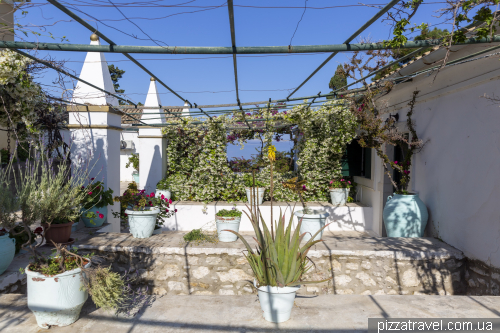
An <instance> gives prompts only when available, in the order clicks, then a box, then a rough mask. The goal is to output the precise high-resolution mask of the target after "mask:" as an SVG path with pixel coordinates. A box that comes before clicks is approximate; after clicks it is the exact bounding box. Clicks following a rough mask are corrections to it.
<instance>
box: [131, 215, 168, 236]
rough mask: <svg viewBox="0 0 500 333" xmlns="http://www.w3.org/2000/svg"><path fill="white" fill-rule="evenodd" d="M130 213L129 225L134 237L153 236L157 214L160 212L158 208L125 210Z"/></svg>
mask: <svg viewBox="0 0 500 333" xmlns="http://www.w3.org/2000/svg"><path fill="white" fill-rule="evenodd" d="M125 213H126V214H127V215H128V225H129V227H130V232H131V233H132V236H134V238H148V237H151V235H152V234H153V231H154V230H155V225H156V215H158V214H159V213H160V210H159V209H158V208H153V209H151V210H129V209H127V210H125Z"/></svg>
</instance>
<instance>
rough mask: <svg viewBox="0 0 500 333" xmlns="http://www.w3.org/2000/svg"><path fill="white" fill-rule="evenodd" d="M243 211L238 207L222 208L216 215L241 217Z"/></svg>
mask: <svg viewBox="0 0 500 333" xmlns="http://www.w3.org/2000/svg"><path fill="white" fill-rule="evenodd" d="M241 214H242V213H241V211H239V210H237V209H236V208H233V209H221V210H219V211H218V212H217V213H216V214H215V215H216V216H220V217H241Z"/></svg>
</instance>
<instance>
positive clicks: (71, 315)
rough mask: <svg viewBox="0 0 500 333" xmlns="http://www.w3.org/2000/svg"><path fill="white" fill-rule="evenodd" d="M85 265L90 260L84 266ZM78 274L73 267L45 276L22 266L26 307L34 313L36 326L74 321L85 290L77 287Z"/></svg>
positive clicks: (44, 326) (79, 270) (80, 283)
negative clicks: (24, 271) (26, 296)
mask: <svg viewBox="0 0 500 333" xmlns="http://www.w3.org/2000/svg"><path fill="white" fill-rule="evenodd" d="M89 266H90V262H89V263H87V265H85V267H89ZM82 274H83V273H82V270H81V269H80V268H76V269H73V270H71V271H67V272H64V273H61V274H57V275H54V276H50V277H49V276H45V275H43V274H40V273H37V272H33V271H30V270H29V269H28V267H26V275H27V281H28V308H29V309H30V310H31V311H33V313H34V314H35V318H36V322H37V324H38V326H40V327H41V328H50V326H68V325H71V324H73V323H74V322H75V321H77V320H78V317H80V311H81V309H82V306H83V304H84V303H85V301H86V300H87V298H88V292H87V291H86V290H81V289H80V287H81V286H82V281H81V278H82Z"/></svg>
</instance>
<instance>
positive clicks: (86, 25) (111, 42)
mask: <svg viewBox="0 0 500 333" xmlns="http://www.w3.org/2000/svg"><path fill="white" fill-rule="evenodd" d="M47 1H48V2H50V3H51V4H53V5H54V6H55V7H57V8H58V9H60V10H61V11H63V12H64V13H65V14H66V15H68V16H70V17H71V18H72V19H74V20H75V21H76V22H78V23H80V24H81V25H83V26H84V27H85V28H87V29H88V30H90V31H91V32H93V33H95V34H96V35H97V36H99V37H101V38H102V39H103V40H105V41H106V42H107V43H108V44H110V45H108V46H109V47H111V48H113V46H115V45H116V44H115V42H113V41H112V40H111V39H109V38H108V37H106V36H105V35H104V34H103V33H101V32H100V31H98V30H97V29H96V28H94V27H92V26H91V25H90V24H88V23H87V22H85V21H84V20H83V19H82V18H80V17H79V16H78V15H76V14H75V13H73V12H72V11H71V10H69V9H68V8H66V7H65V6H63V5H62V4H61V3H59V2H58V1H56V0H47ZM93 46H97V45H93ZM88 52H93V51H88ZM95 52H99V51H95ZM120 53H122V54H123V55H124V56H126V57H127V58H128V59H130V60H131V61H132V62H133V63H134V64H136V65H137V66H139V67H140V68H141V69H142V70H143V71H145V72H146V73H148V74H149V75H150V76H152V77H154V78H155V80H156V81H158V83H160V84H161V85H162V86H164V87H165V88H167V89H168V90H169V91H170V92H171V93H172V94H174V95H175V96H177V97H178V98H180V99H181V100H182V101H184V102H187V103H189V105H191V103H190V102H189V101H188V100H187V99H184V98H182V97H181V96H180V95H179V94H178V93H176V92H175V91H173V90H172V89H171V88H170V87H169V86H167V85H166V84H165V83H164V82H163V81H162V80H160V79H159V78H158V77H157V76H156V75H154V74H153V73H151V72H150V71H149V70H148V69H147V68H146V67H144V66H143V65H142V64H141V63H140V62H138V61H137V60H135V59H134V58H133V57H132V56H131V55H129V54H128V53H127V52H120Z"/></svg>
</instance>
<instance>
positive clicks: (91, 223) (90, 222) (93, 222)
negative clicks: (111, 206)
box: [81, 206, 108, 228]
mask: <svg viewBox="0 0 500 333" xmlns="http://www.w3.org/2000/svg"><path fill="white" fill-rule="evenodd" d="M81 212H82V217H81V218H82V221H83V223H84V224H85V226H86V227H87V228H97V227H100V226H102V225H103V224H104V222H106V219H107V217H108V207H107V206H105V207H95V206H94V207H92V208H90V209H85V208H82V210H81ZM89 212H92V213H95V214H96V215H97V217H96V218H93V219H91V218H88V217H85V214H86V213H89ZM99 214H102V215H104V217H103V218H102V219H101V218H100V217H99Z"/></svg>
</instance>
